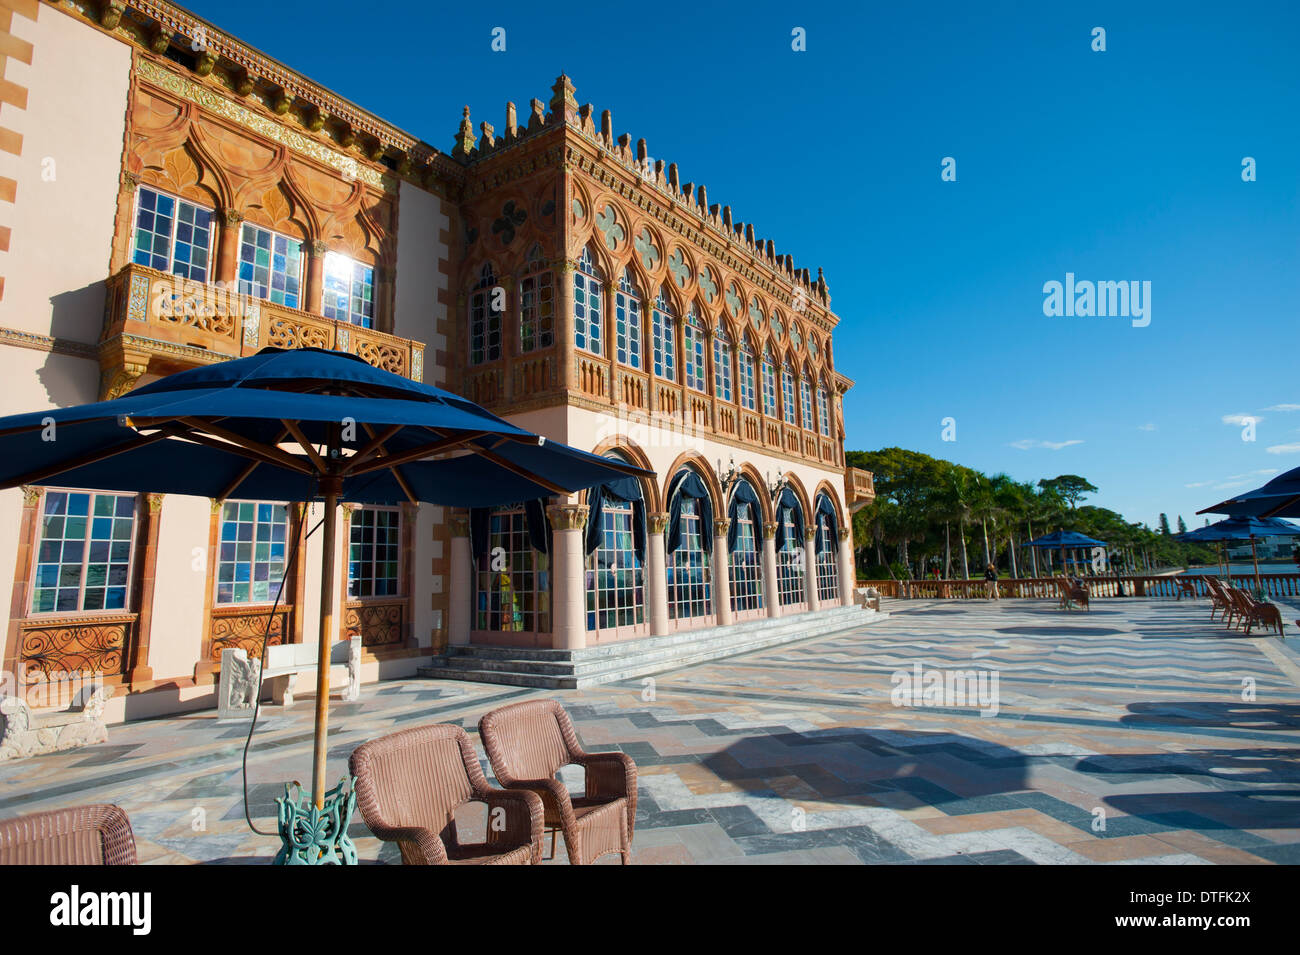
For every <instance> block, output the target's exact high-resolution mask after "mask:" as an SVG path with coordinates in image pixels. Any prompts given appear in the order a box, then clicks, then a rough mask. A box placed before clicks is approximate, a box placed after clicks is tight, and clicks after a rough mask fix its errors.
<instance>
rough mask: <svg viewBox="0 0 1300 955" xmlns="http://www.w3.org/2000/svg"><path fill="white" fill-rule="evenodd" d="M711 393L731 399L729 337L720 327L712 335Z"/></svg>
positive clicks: (726, 399) (724, 399)
mask: <svg viewBox="0 0 1300 955" xmlns="http://www.w3.org/2000/svg"><path fill="white" fill-rule="evenodd" d="M713 393H714V394H715V395H716V396H717V397H719V398H721V399H722V400H723V401H730V400H731V339H730V338H728V337H727V333H726V332H725V331H724V330H723V329H722V328H719V329H718V331H717V334H715V335H714V336H713Z"/></svg>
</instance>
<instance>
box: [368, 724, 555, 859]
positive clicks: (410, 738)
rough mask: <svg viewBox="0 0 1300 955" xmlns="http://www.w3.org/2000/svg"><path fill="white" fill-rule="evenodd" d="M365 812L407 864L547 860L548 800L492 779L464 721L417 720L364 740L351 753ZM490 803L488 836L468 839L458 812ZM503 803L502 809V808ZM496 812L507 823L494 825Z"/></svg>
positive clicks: (381, 837) (380, 835)
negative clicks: (459, 832) (459, 830)
mask: <svg viewBox="0 0 1300 955" xmlns="http://www.w3.org/2000/svg"><path fill="white" fill-rule="evenodd" d="M348 765H349V766H350V768H351V770H352V774H353V775H354V776H356V779H357V783H356V789H357V805H358V806H360V807H361V818H363V819H364V820H365V821H366V825H367V826H369V827H370V831H371V832H373V833H374V834H375V835H376V836H378V837H379V838H380V839H382V840H384V841H385V842H396V843H397V846H398V848H399V849H400V850H401V853H402V862H403V863H405V864H406V865H536V864H537V863H539V862H541V861H542V803H541V800H540V799H538V798H537V797H536V796H535V795H533V794H532V793H526V792H506V791H504V790H501V789H493V788H492V787H490V786H488V782H487V779H486V777H484V775H483V768H482V767H481V766H480V765H479V761H478V756H477V755H476V754H475V752H474V747H473V746H472V745H471V744H470V740H469V737H468V736H467V735H466V734H465V731H464V730H463V729H461V728H460V727H459V726H453V725H451V724H440V725H436V726H417V727H415V728H414V729H409V730H403V731H402V732H400V733H393V734H392V735H390V736H384V737H381V738H380V739H376V740H371V741H370V742H368V743H363V744H362V745H360V746H358V747H357V748H356V749H355V750H353V751H352V757H351V759H350V760H349V761H348ZM468 802H483V803H487V806H488V826H487V841H486V842H482V843H469V844H465V843H462V842H461V841H460V839H459V838H458V836H457V832H456V821H455V812H456V808H457V807H458V806H463V805H464V804H465V803H468ZM498 810H503V811H504V817H501V816H499V815H498V812H497V811H498ZM497 818H503V819H504V825H502V826H496V825H493V821H494V820H495V819H497Z"/></svg>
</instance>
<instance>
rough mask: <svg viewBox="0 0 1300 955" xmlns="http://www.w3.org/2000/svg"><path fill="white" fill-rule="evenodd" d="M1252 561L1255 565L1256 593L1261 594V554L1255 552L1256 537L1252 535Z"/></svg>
mask: <svg viewBox="0 0 1300 955" xmlns="http://www.w3.org/2000/svg"><path fill="white" fill-rule="evenodd" d="M1250 559H1251V561H1252V562H1254V564H1255V592H1256V593H1259V554H1258V553H1257V552H1256V550H1255V535H1254V534H1251V535H1250Z"/></svg>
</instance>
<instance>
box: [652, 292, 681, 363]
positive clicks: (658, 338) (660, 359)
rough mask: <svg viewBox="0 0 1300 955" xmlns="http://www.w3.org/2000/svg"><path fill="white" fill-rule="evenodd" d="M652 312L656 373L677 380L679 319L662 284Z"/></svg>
mask: <svg viewBox="0 0 1300 955" xmlns="http://www.w3.org/2000/svg"><path fill="white" fill-rule="evenodd" d="M650 314H651V324H652V334H653V335H654V373H655V374H656V375H658V376H659V377H660V378H666V379H668V380H669V381H676V380H677V367H676V361H675V360H676V357H677V321H676V316H675V315H674V314H673V307H672V305H671V304H669V302H668V296H667V295H665V294H664V290H663V288H662V286H661V287H660V289H659V296H658V297H657V298H656V299H655V307H654V309H653V310H652V311H651V313H650Z"/></svg>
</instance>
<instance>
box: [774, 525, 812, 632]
mask: <svg viewBox="0 0 1300 955" xmlns="http://www.w3.org/2000/svg"><path fill="white" fill-rule="evenodd" d="M777 520H778V521H780V522H781V523H782V524H783V525H785V539H784V540H783V541H782V543H781V549H780V550H779V551H777V554H776V592H777V594H778V595H779V597H780V599H781V606H783V607H787V606H789V605H790V604H799V603H803V602H804V578H805V577H806V576H807V565H806V564H805V562H804V549H803V541H802V540H800V539H799V538H798V536H796V527H795V523H794V508H792V507H780V508H778V511H777Z"/></svg>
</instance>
